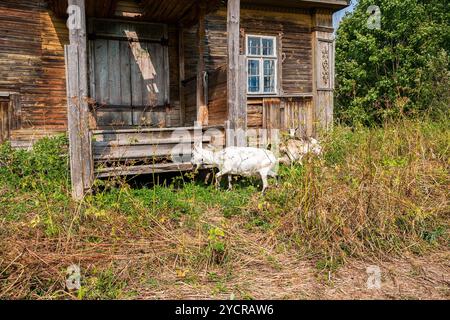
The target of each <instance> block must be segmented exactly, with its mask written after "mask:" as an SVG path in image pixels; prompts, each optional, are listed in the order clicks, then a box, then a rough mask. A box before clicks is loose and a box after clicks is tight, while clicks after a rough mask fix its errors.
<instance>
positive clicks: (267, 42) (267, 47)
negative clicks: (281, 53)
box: [262, 39, 274, 56]
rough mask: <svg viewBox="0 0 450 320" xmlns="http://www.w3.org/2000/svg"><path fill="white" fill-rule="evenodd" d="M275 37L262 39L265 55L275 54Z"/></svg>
mask: <svg viewBox="0 0 450 320" xmlns="http://www.w3.org/2000/svg"><path fill="white" fill-rule="evenodd" d="M273 42H274V41H273V39H262V49H263V53H262V54H263V55H264V56H273V55H274V43H273Z"/></svg>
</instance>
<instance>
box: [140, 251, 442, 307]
mask: <svg viewBox="0 0 450 320" xmlns="http://www.w3.org/2000/svg"><path fill="white" fill-rule="evenodd" d="M284 258H285V257H284ZM247 263H248V264H247V265H246V266H245V269H240V270H241V271H240V272H239V273H237V274H236V275H234V276H232V277H231V279H229V280H228V281H227V282H226V283H224V284H223V287H222V288H219V289H218V288H217V282H214V281H209V279H208V278H209V277H208V276H207V275H206V274H205V275H203V276H200V277H199V279H197V281H195V283H191V281H183V280H181V279H179V278H178V277H177V276H176V274H172V275H170V274H169V275H168V276H167V277H166V278H165V279H164V281H162V282H160V286H158V288H157V289H148V288H145V287H136V288H135V290H136V292H137V293H138V295H137V297H136V298H138V299H211V298H214V299H232V298H233V297H236V298H244V299H246V298H251V299H263V300H264V299H332V300H334V299H336V300H340V299H425V300H428V299H440V300H447V299H449V298H450V260H449V253H448V252H447V253H433V254H431V255H428V256H425V257H409V258H401V259H400V258H399V259H395V260H391V261H379V262H374V261H372V262H363V261H349V262H348V263H347V264H346V265H345V266H344V267H342V268H341V269H339V270H338V271H337V272H335V273H328V274H327V273H323V272H318V271H317V268H315V266H314V265H313V264H312V263H311V262H305V261H298V260H295V259H291V260H290V261H284V262H283V264H281V265H279V266H277V267H274V266H273V265H269V264H263V263H260V262H258V261H251V259H249V261H247ZM373 265H376V266H378V267H379V268H380V270H381V286H380V288H372V289H369V288H368V278H369V275H368V273H367V267H369V266H373ZM211 271H212V270H211ZM164 283H166V285H164ZM174 283H175V285H173V284H174ZM218 291H222V292H218Z"/></svg>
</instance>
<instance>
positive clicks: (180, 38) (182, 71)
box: [178, 25, 186, 126]
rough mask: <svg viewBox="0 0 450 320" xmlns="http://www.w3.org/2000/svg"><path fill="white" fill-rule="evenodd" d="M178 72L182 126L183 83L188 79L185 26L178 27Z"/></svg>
mask: <svg viewBox="0 0 450 320" xmlns="http://www.w3.org/2000/svg"><path fill="white" fill-rule="evenodd" d="M178 68H179V69H178V70H179V91H180V125H181V126H184V125H185V123H186V102H185V97H184V94H185V91H184V84H183V81H184V80H185V79H186V71H185V68H184V28H183V25H179V27H178Z"/></svg>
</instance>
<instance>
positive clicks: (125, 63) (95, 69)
mask: <svg viewBox="0 0 450 320" xmlns="http://www.w3.org/2000/svg"><path fill="white" fill-rule="evenodd" d="M90 39H91V40H90V55H91V57H90V64H91V74H90V83H91V85H90V87H91V92H92V94H91V96H92V97H93V98H94V99H95V101H96V103H97V104H98V106H99V108H98V110H97V125H99V126H111V125H113V126H114V125H124V126H131V125H152V124H154V123H153V122H158V119H155V117H154V116H155V112H152V114H151V115H148V114H146V113H149V111H150V110H158V109H159V110H162V111H165V109H164V107H165V105H166V104H168V103H169V59H168V46H167V44H168V43H167V27H166V26H165V25H161V24H147V23H126V22H116V21H109V20H94V21H92V22H91V36H90ZM162 116H163V117H164V116H165V115H164V114H163V115H162ZM155 124H156V123H155Z"/></svg>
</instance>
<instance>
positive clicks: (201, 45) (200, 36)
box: [197, 0, 208, 125]
mask: <svg viewBox="0 0 450 320" xmlns="http://www.w3.org/2000/svg"><path fill="white" fill-rule="evenodd" d="M205 37H206V1H205V0H202V1H201V2H200V4H199V17H198V25H197V46H198V51H197V53H198V62H197V122H199V123H200V124H201V125H208V102H207V101H206V99H205V97H206V95H205V92H206V90H207V87H206V78H205Z"/></svg>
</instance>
